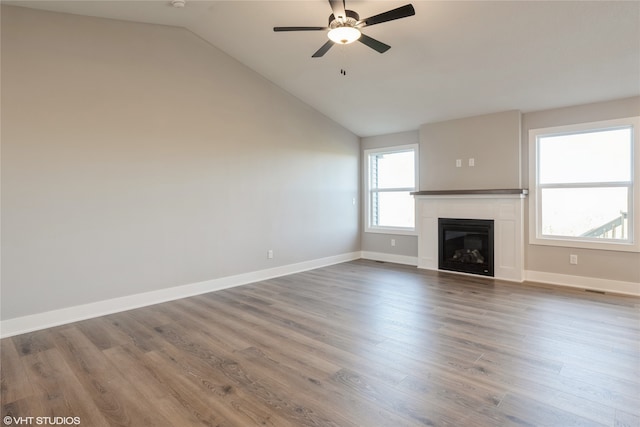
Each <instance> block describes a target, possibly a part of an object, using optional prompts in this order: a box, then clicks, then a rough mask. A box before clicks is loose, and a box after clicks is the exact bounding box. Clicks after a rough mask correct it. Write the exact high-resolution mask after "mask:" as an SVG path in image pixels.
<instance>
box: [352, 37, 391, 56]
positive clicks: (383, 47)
mask: <svg viewBox="0 0 640 427" xmlns="http://www.w3.org/2000/svg"><path fill="white" fill-rule="evenodd" d="M358 41H359V42H360V43H363V44H366V45H367V46H369V47H370V48H371V49H373V50H376V51H378V52H380V53H385V52H386V51H388V50H389V49H391V46H389V45H388V44H384V43H382V42H381V41H378V40H376V39H373V38H371V37H369V36H367V35H364V34H360V38H359V39H358Z"/></svg>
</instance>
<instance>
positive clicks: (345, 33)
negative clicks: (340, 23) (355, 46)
mask: <svg viewBox="0 0 640 427" xmlns="http://www.w3.org/2000/svg"><path fill="white" fill-rule="evenodd" d="M327 35H328V36H329V39H330V40H331V41H332V42H334V43H338V44H349V43H353V42H354V41H356V40H358V39H359V38H360V35H361V33H360V30H358V29H357V28H354V27H336V28H333V29H331V30H329V33H328V34H327Z"/></svg>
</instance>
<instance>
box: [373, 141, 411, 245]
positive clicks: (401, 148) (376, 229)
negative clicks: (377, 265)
mask: <svg viewBox="0 0 640 427" xmlns="http://www.w3.org/2000/svg"><path fill="white" fill-rule="evenodd" d="M407 151H413V160H414V163H415V165H414V171H415V173H414V183H413V187H403V188H386V189H384V190H377V191H378V192H401V191H409V192H411V191H416V189H417V188H418V158H419V156H418V144H406V145H396V146H392V147H384V148H373V149H369V150H364V199H365V200H364V222H365V227H364V231H365V232H367V233H386V234H406V235H410V236H416V235H417V229H416V224H415V220H414V224H413V227H388V226H386V227H385V226H379V225H373V224H372V222H373V221H372V220H373V212H372V210H371V202H372V200H371V199H372V197H371V194H372V192H373V191H374V190H373V189H372V188H371V174H370V172H371V156H372V155H380V154H393V153H402V152H407ZM414 210H415V204H414ZM414 218H416V220H417V217H416V216H415V212H414Z"/></svg>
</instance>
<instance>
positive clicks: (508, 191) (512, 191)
mask: <svg viewBox="0 0 640 427" xmlns="http://www.w3.org/2000/svg"><path fill="white" fill-rule="evenodd" d="M527 194H529V190H527V189H526V188H502V189H492V190H425V191H414V192H413V193H411V195H412V196H498V195H514V196H522V197H525V196H526V195H527Z"/></svg>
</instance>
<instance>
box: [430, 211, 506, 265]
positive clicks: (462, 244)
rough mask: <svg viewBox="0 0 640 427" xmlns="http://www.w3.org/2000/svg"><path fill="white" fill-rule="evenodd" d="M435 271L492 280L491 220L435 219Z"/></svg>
mask: <svg viewBox="0 0 640 427" xmlns="http://www.w3.org/2000/svg"><path fill="white" fill-rule="evenodd" d="M438 268H439V269H440V270H450V271H460V272H463V273H471V274H481V275H484V276H493V220H484V219H455V218H438Z"/></svg>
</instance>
